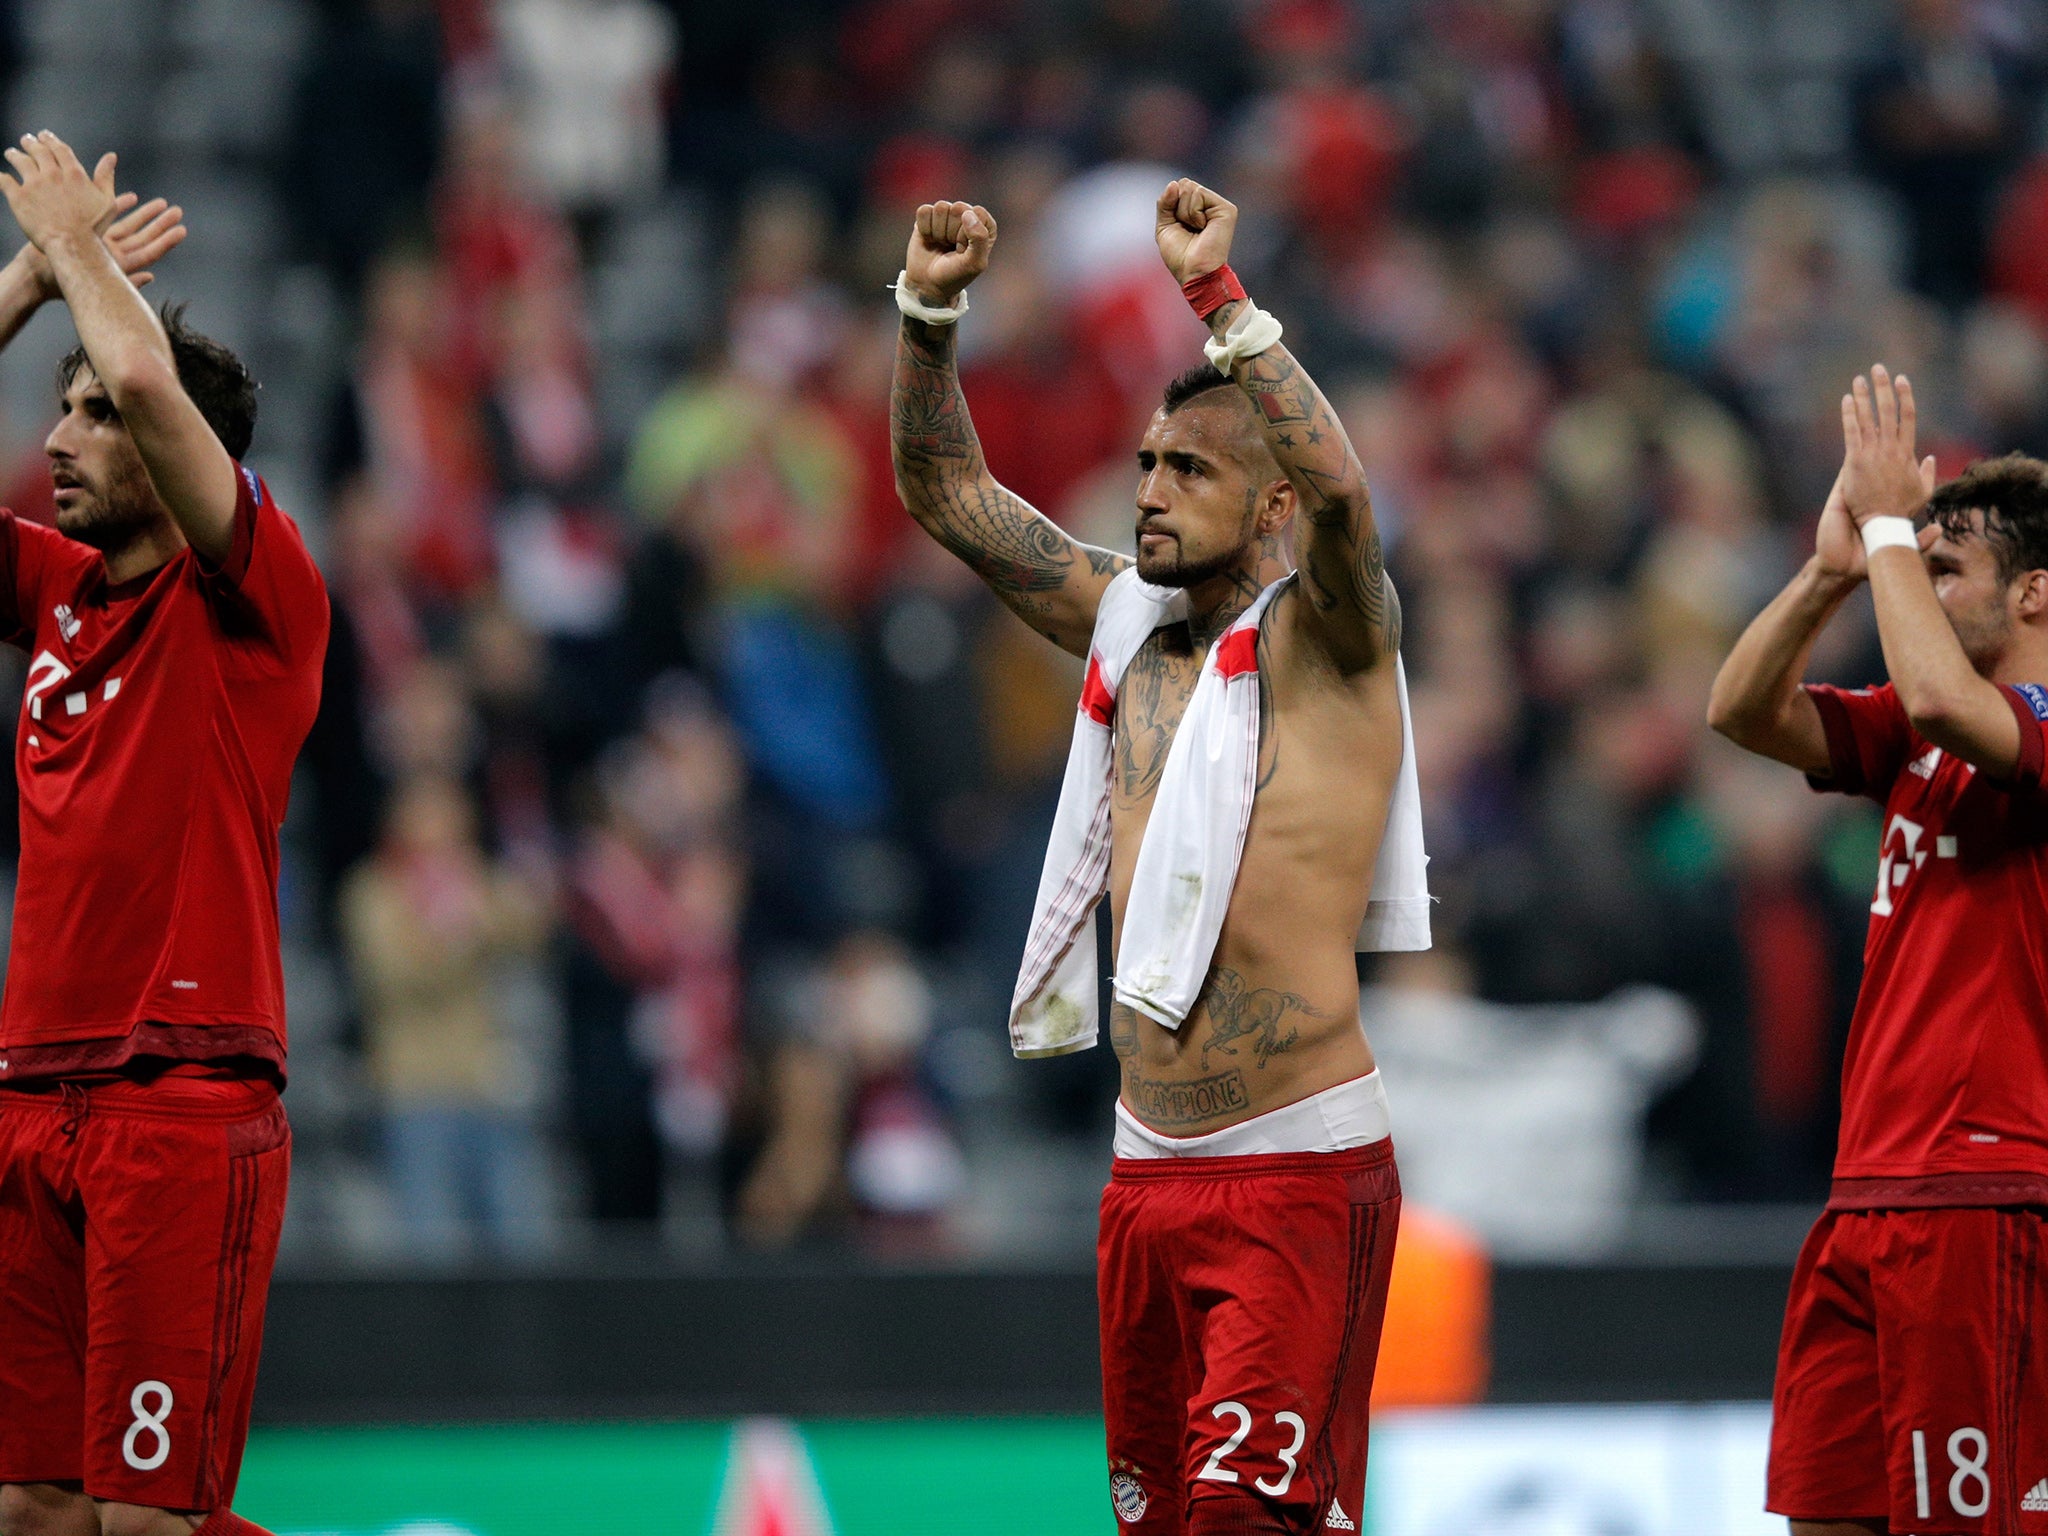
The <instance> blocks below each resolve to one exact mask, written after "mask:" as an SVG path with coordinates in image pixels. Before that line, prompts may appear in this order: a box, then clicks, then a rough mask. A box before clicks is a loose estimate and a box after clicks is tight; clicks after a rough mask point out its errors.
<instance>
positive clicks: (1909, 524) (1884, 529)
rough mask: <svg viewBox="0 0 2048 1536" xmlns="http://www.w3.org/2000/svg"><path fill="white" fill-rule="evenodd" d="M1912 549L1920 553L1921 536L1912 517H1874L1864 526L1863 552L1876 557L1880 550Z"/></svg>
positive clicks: (1915, 552)
mask: <svg viewBox="0 0 2048 1536" xmlns="http://www.w3.org/2000/svg"><path fill="white" fill-rule="evenodd" d="M1894 546H1896V547H1897V548H1899V549H1910V550H1912V551H1913V553H1914V554H1916V555H1917V554H1919V553H1920V535H1919V534H1918V533H1916V532H1915V531H1914V529H1913V519H1911V518H1910V517H1873V518H1872V519H1871V520H1870V521H1869V522H1867V523H1865V524H1864V525H1863V552H1864V554H1866V555H1874V554H1876V553H1877V552H1878V551H1879V550H1880V549H1891V548H1893V547H1894Z"/></svg>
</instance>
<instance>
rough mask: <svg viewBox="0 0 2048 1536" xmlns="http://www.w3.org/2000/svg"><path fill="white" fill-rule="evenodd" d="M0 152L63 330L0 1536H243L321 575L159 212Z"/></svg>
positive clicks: (7, 1030) (42, 644)
mask: <svg viewBox="0 0 2048 1536" xmlns="http://www.w3.org/2000/svg"><path fill="white" fill-rule="evenodd" d="M6 159H7V163H8V165H9V166H10V167H11V168H12V170H13V172H14V174H13V175H12V176H9V175H6V174H0V192H4V193H5V195H6V198H7V201H8V204H9V206H10V207H11V208H12V209H13V211H14V215H15V218H16V219H17V220H18V221H19V222H20V224H21V227H22V230H23V232H24V233H25V234H26V235H27V236H28V238H29V241H30V245H29V247H28V248H27V249H25V250H24V252H23V253H22V255H21V256H19V257H17V258H16V261H15V266H14V267H11V268H10V269H9V271H13V270H15V269H16V268H19V269H21V270H23V271H25V272H29V273H32V274H33V276H34V278H35V281H34V282H33V283H31V282H26V281H14V282H11V283H10V282H8V281H7V280H6V275H5V274H0V335H4V336H12V335H13V334H14V333H15V332H16V331H17V330H19V329H20V326H21V324H22V323H23V322H24V321H25V320H26V319H27V317H28V315H29V313H31V312H32V311H33V310H34V308H35V307H36V305H37V304H38V303H40V302H41V301H43V300H45V299H49V298H59V297H61V298H62V299H63V301H64V303H65V305H66V306H67V307H68V308H69V310H70V312H71V318H72V321H73V323H74V324H75V325H76V327H77V329H78V338H79V342H80V346H79V349H78V350H77V351H76V352H73V353H72V354H71V355H70V356H69V357H67V358H66V359H65V360H64V363H63V366H62V367H61V368H60V370H59V373H58V381H57V382H58V389H59V396H60V401H59V404H60V411H61V414H60V416H59V418H58V421H57V424H56V426H55V427H54V428H52V429H51V431H50V435H49V439H48V441H47V443H46V444H45V451H46V452H47V453H48V455H49V459H50V477H51V480H52V481H53V483H54V484H55V486H56V492H57V496H56V500H57V527H56V529H55V531H52V530H50V529H47V528H42V527H38V526H36V525H34V524H32V523H27V522H24V521H22V520H20V519H19V518H16V517H15V516H14V515H13V514H12V513H9V512H4V511H0V638H4V639H6V640H8V641H9V642H11V643H13V644H16V645H19V646H21V647H23V648H24V649H25V650H27V651H28V652H29V654H30V656H31V658H32V659H31V661H30V663H29V671H28V683H27V691H26V695H25V697H24V699H23V702H22V717H21V721H20V725H19V729H18V736H17V740H16V743H15V760H14V761H15V774H16V777H17V779H18V781H19V783H20V794H21V865H20V875H19V883H18V885H17V887H16V891H15V899H14V930H13V939H12V948H11V951H10V954H9V957H8V967H7V990H6V996H5V1000H4V1002H0V1318H4V1319H5V1323H4V1326H0V1485H4V1486H0V1536H187V1533H188V1532H190V1531H192V1530H194V1529H197V1530H199V1531H203V1532H205V1533H206V1536H247V1533H250V1532H254V1531H256V1529H257V1528H256V1527H255V1526H253V1525H251V1524H249V1523H248V1522H247V1521H245V1520H242V1519H241V1518H240V1517H238V1516H237V1515H235V1514H234V1513H233V1512H232V1510H231V1509H230V1508H229V1504H230V1501H231V1499H232V1497H233V1494H234V1486H235V1479H236V1475H237V1473H238V1471H239V1469H240V1466H241V1459H242V1449H243V1445H244V1442H245V1440H246V1438H247V1434H248V1426H249V1404H250V1398H251V1395H252V1393H253V1391H254V1388H255V1381H256V1359H257V1354H258V1351H259V1348H260V1344H261V1340H262V1332H263V1310H264V1300H265V1296H266V1293H267V1291H268V1288H269V1283H270V1269H271V1264H272V1261H273V1260H274V1259H275V1257H276V1254H277V1241H278V1234H279V1231H280V1228H281V1226H282V1222H283V1217H284V1201H285V1181H286V1177H287V1170H288V1168H289V1164H290V1157H291V1153H290V1143H291V1135H290V1131H289V1129H288V1128H287V1126H286V1124H285V1117H284V1110H283V1107H282V1104H281V1103H280V1100H279V1090H280V1089H281V1088H282V1086H283V1084H284V1077H285V1033H284V981H283V975H282V969H281V964H280V960H279V953H278V919H277V868H278V829H279V827H280V825H281V824H282V822H283V820H284V811H285V798H286V795H287V793H288V791H289V788H290V784H291V771H292V762H293V759H294V758H295V757H296V756H297V754H298V750H299V745H300V743H301V742H302V741H304V739H305V736H306V732H307V730H308V729H309V728H310V727H311V725H312V723H313V715H314V712H315V710H316V709H317V707H318V704H319V698H320V664H321V658H322V655H323V653H324V651H325V649H326V644H327V594H326V588H325V586H324V585H323V584H322V582H321V579H320V573H319V572H318V570H316V569H315V568H314V565H313V562H312V560H311V559H310V558H309V557H308V555H307V553H306V547H305V544H304V543H303V541H302V540H301V539H300V537H299V531H298V529H297V527H296V526H295V525H294V524H293V523H292V521H291V519H290V518H288V517H286V516H285V515H284V513H283V512H281V511H279V510H278V508H277V505H276V503H274V502H273V501H272V500H271V499H270V494H269V492H268V490H267V489H266V488H265V487H264V484H263V482H262V481H261V480H259V479H258V478H257V477H256V475H255V474H254V473H253V472H251V471H250V470H247V469H245V468H243V467H242V465H241V464H240V463H239V462H238V461H239V459H240V456H241V455H242V454H243V453H244V452H246V451H247V449H248V446H249V440H250V436H251V434H252V432H253V431H254V428H255V421H256V399H255V387H254V384H253V383H252V381H251V380H250V378H249V374H248V370H247V369H245V368H244V367H243V366H242V364H241V363H240V362H239V361H238V360H237V359H236V358H235V356H234V355H233V354H232V353H231V352H229V351H228V350H227V349H226V348H225V347H222V346H220V345H219V344H218V343H216V342H212V341H209V340H207V339H206V338H205V337H203V336H201V335H199V334H198V333H197V332H195V331H192V330H190V329H189V328H187V327H186V325H185V324H184V321H183V318H182V315H181V313H180V311H178V310H177V309H175V308H171V309H167V310H165V311H164V313H163V315H162V317H161V319H160V318H159V317H158V315H157V314H155V313H154V312H153V311H152V310H151V309H150V307H149V305H148V304H147V303H146V302H144V300H143V299H142V297H141V295H140V294H139V293H138V292H137V290H136V282H137V281H143V280H146V279H144V278H143V277H142V276H141V275H140V269H141V268H142V267H144V266H146V265H147V263H148V261H149V260H151V259H153V258H154V257H155V256H158V255H161V254H162V253H163V252H164V251H165V250H168V249H169V248H170V246H171V245H173V244H175V243H176V242H177V240H178V239H179V238H182V235H183V229H182V226H181V225H179V224H178V219H177V210H175V209H164V208H162V206H161V204H151V205H149V206H148V208H144V209H135V210H133V211H132V212H130V213H128V215H127V219H126V220H124V221H123V222H121V223H110V221H111V220H113V219H115V218H116V217H117V216H118V215H119V214H120V213H121V212H122V211H123V209H124V202H123V201H122V200H117V199H116V198H115V196H114V192H113V182H112V169H113V167H112V158H111V157H109V158H108V159H107V160H104V161H102V162H101V165H100V170H99V173H98V174H97V175H94V176H88V175H87V174H86V172H85V169H84V167H83V166H82V165H80V164H79V162H78V159H77V157H76V156H75V155H73V154H72V152H71V150H70V149H69V148H68V147H67V146H66V145H65V144H64V143H63V142H62V141H60V140H59V139H57V138H56V137H55V136H54V135H52V134H48V133H44V134H38V135H34V136H29V137H24V138H23V139H22V140H21V143H20V146H19V147H18V148H13V149H9V150H7V151H6ZM145 214H148V215H149V218H148V219H147V220H146V221H145V222H144V223H143V224H142V225H140V226H135V227H130V224H131V222H132V221H133V220H135V219H137V218H140V217H142V216H143V215H145ZM166 221H168V222H166ZM130 274H136V276H135V279H134V280H131V276H130Z"/></svg>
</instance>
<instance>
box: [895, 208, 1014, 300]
mask: <svg viewBox="0 0 2048 1536" xmlns="http://www.w3.org/2000/svg"><path fill="white" fill-rule="evenodd" d="M995 243H996V220H995V215H994V214H992V213H990V212H989V211H988V210H987V209H986V208H983V207H982V206H980V205H979V204H978V203H926V204H924V205H923V206H922V207H920V208H919V209H918V210H917V222H916V223H915V224H914V225H912V226H911V230H910V254H909V256H908V257H906V258H905V259H904V262H903V269H904V271H905V272H907V273H908V274H909V282H910V287H911V289H912V291H913V292H915V293H916V294H917V296H918V297H919V298H921V299H923V300H924V301H925V302H926V303H927V304H931V305H934V306H936V307H939V308H948V307H950V306H951V305H952V303H953V300H954V299H956V298H957V297H959V295H960V294H961V292H962V291H964V290H965V289H966V287H967V285H968V284H969V283H971V282H973V281H974V280H975V279H976V278H977V277H979V276H981V274H982V273H983V272H986V271H987V270H988V257H989V252H990V251H991V250H993V249H994V248H995Z"/></svg>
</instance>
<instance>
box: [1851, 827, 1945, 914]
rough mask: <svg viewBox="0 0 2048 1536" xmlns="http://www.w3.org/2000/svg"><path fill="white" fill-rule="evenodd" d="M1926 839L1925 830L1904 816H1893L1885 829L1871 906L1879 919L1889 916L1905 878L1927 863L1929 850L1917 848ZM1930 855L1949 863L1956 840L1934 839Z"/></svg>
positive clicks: (1939, 837)
mask: <svg viewBox="0 0 2048 1536" xmlns="http://www.w3.org/2000/svg"><path fill="white" fill-rule="evenodd" d="M1926 836H1927V829H1926V828H1925V827H1923V826H1921V825H1920V823H1919V822H1917V821H1909V820H1907V819H1906V818H1905V817H1904V816H1898V815H1894V816H1893V817H1892V819H1891V824H1890V825H1889V826H1887V827H1886V828H1885V829H1884V842H1883V843H1882V844H1881V845H1880V846H1879V848H1878V851H1877V899H1876V900H1875V901H1873V902H1871V904H1870V910H1871V911H1873V912H1875V913H1876V914H1877V915H1878V916H1879V917H1890V916H1891V914H1892V896H1893V894H1894V893H1895V892H1896V891H1897V890H1898V888H1899V887H1900V886H1902V885H1904V884H1905V883H1906V877H1907V876H1908V875H1910V874H1912V873H1913V871H1914V870H1916V869H1918V868H1919V867H1920V866H1921V865H1922V864H1925V863H1926V862H1927V855H1928V853H1929V852H1930V850H1929V849H1926V848H1923V847H1921V846H1920V845H1921V843H1922V842H1923V841H1924V840H1925V839H1926ZM1931 851H1932V852H1933V854H1934V856H1935V857H1936V858H1937V859H1952V858H1954V857H1955V856H1956V840H1955V839H1954V838H1952V837H1948V836H1945V835H1943V836H1937V837H1936V838H1935V839H1934V847H1933V849H1932V850H1931Z"/></svg>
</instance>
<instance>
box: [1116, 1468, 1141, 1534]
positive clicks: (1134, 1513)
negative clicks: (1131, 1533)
mask: <svg viewBox="0 0 2048 1536" xmlns="http://www.w3.org/2000/svg"><path fill="white" fill-rule="evenodd" d="M1109 1502H1110V1503H1112V1504H1114V1505H1115V1506H1116V1517H1117V1519H1119V1520H1121V1521H1123V1523H1124V1524H1125V1525H1134V1524H1136V1523H1137V1522H1138V1521H1140V1520H1142V1519H1144V1518H1145V1506H1146V1505H1147V1504H1149V1503H1151V1502H1152V1501H1151V1500H1150V1499H1148V1498H1146V1497H1145V1489H1144V1487H1143V1486H1142V1485H1141V1484H1140V1483H1139V1482H1138V1480H1137V1479H1136V1478H1135V1477H1133V1476H1131V1474H1130V1473H1128V1472H1116V1473H1112V1474H1111V1476H1110V1479H1109Z"/></svg>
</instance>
